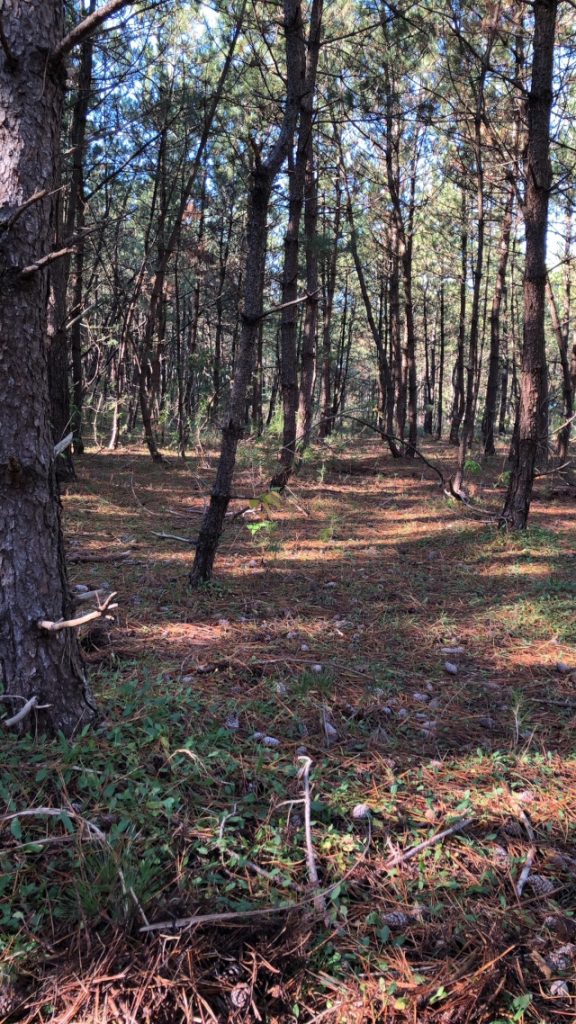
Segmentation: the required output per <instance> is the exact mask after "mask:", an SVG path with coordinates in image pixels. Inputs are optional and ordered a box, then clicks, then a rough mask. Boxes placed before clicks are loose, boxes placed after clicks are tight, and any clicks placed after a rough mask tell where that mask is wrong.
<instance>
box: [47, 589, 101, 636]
mask: <svg viewBox="0 0 576 1024" xmlns="http://www.w3.org/2000/svg"><path fill="white" fill-rule="evenodd" d="M116 594H117V591H115V590H114V591H113V592H112V593H111V594H109V595H108V597H107V598H106V600H105V601H104V604H103V605H102V606H101V607H100V608H97V609H95V611H93V612H87V613H86V615H80V616H78V618H76V619H60V621H59V622H51V621H50V620H49V619H40V621H39V622H38V623H37V625H38V628H39V629H45V630H46V631H47V632H48V633H59V632H60V630H61V629H74V628H75V627H76V626H85V625H86V623H87V622H93V621H94V619H101V618H102V617H103V616H104V615H105V613H106V612H107V611H112V609H114V608H117V607H118V605H117V604H111V601H112V600H113V599H114V598H115V597H116ZM106 617H108V616H106Z"/></svg>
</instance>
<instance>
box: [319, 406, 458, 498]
mask: <svg viewBox="0 0 576 1024" xmlns="http://www.w3.org/2000/svg"><path fill="white" fill-rule="evenodd" d="M339 419H341V420H351V421H352V423H359V424H360V425H361V426H363V427H368V429H369V430H373V431H374V433H376V434H380V437H381V438H382V439H383V440H384V441H393V442H394V443H395V444H402V445H406V447H405V449H404V454H406V453H407V452H412V453H413V454H414V455H416V456H417V458H419V459H421V460H422V462H423V463H424V464H425V465H426V466H428V469H431V470H432V472H433V473H435V474H436V476H437V477H438V478H439V480H440V483H441V484H442V486H443V487H444V488H446V487H448V482H447V480H446V477H445V476H444V473H443V472H442V470H441V469H439V468H438V466H435V465H434V463H433V462H430V460H429V459H427V458H426V456H425V455H422V452H421V451H420V449H419V448H417V447H416V445H414V444H406V442H405V441H403V440H402V438H401V437H397V436H396V434H388V433H386V431H385V430H382V428H381V427H379V426H377V425H376V424H375V423H370V422H369V420H363V419H361V418H360V417H359V416H351V415H349V414H348V413H344V412H341V413H340V414H339Z"/></svg>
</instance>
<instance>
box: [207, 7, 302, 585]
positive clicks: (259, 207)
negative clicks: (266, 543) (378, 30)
mask: <svg viewBox="0 0 576 1024" xmlns="http://www.w3.org/2000/svg"><path fill="white" fill-rule="evenodd" d="M284 31H285V38H286V65H287V95H286V105H285V109H284V121H283V125H282V129H281V131H280V135H279V137H278V139H277V141H276V143H275V145H274V147H273V148H272V150H271V152H270V154H269V156H268V158H267V159H266V160H262V157H261V155H260V153H259V152H258V150H257V149H256V147H254V148H255V161H256V166H255V168H254V171H253V174H252V186H251V190H250V204H249V210H248V222H247V230H246V236H247V252H246V267H245V274H244V282H245V283H244V303H243V307H244V308H243V310H242V315H241V319H242V331H241V335H240V344H239V351H238V353H237V355H236V364H235V370H234V383H233V386H232V395H231V400H230V410H229V413H228V416H227V419H226V423H225V424H224V427H223V429H222V442H221V448H220V458H219V461H218V469H217V472H216V480H215V483H214V487H213V489H212V494H211V497H210V504H209V506H208V508H207V510H206V513H205V515H204V519H203V521H202V526H201V528H200V533H199V536H198V543H197V546H196V556H195V559H194V565H193V567H192V572H191V576H190V582H191V584H192V585H193V586H196V585H198V584H199V583H201V582H203V581H206V580H209V579H210V578H211V576H212V570H213V566H214V559H215V557H216V551H217V548H218V543H219V541H220V536H221V533H222V528H223V525H224V517H225V515H226V510H227V508H228V504H229V502H230V495H231V491H232V480H233V476H234V468H235V465H236V451H237V448H238V442H239V440H240V438H241V437H242V434H243V430H244V418H245V412H246V396H247V392H248V387H249V384H250V380H251V378H252V373H253V366H254V348H255V344H256V339H257V336H258V328H259V325H260V321H261V319H262V285H263V281H264V266H265V260H266V238H267V228H268V207H269V204H270V196H271V193H272V186H273V184H274V181H275V179H276V176H277V175H278V173H279V171H280V168H281V166H282V164H283V163H284V160H285V158H286V154H287V151H288V147H289V145H290V140H291V138H292V135H293V132H294V125H295V123H296V118H297V116H298V110H299V107H300V99H301V88H302V82H301V57H300V54H301V48H300V40H301V38H302V31H303V25H302V12H301V6H300V0H284Z"/></svg>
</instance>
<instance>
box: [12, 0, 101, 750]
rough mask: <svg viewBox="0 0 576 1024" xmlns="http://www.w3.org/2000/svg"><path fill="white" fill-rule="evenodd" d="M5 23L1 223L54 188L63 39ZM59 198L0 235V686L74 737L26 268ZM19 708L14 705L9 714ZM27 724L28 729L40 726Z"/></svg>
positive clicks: (34, 281) (22, 11) (69, 638)
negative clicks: (51, 624)
mask: <svg viewBox="0 0 576 1024" xmlns="http://www.w3.org/2000/svg"><path fill="white" fill-rule="evenodd" d="M3 24H4V30H5V32H6V35H7V37H8V39H9V42H10V46H11V50H12V52H13V54H14V55H15V57H16V61H17V64H16V67H15V69H14V70H10V69H9V68H8V67H7V65H6V61H5V60H4V59H3V58H2V59H0V108H1V109H2V113H3V117H2V119H1V121H0V194H1V195H2V198H3V203H4V205H3V208H2V214H3V217H4V218H7V217H9V216H10V213H14V212H15V211H16V210H17V208H18V207H19V206H20V205H21V204H23V203H24V202H25V201H26V200H27V199H29V198H30V196H31V195H32V194H34V193H35V192H37V191H38V190H40V189H46V190H48V191H50V190H52V189H54V188H55V187H57V185H58V182H57V180H55V177H54V175H55V168H57V166H58V160H57V154H58V147H59V133H60V118H61V110H62V100H63V85H64V83H63V77H62V73H61V70H59V69H58V68H57V67H55V66H54V65H52V64H51V63H50V62H49V61H48V56H49V52H50V50H51V49H53V48H54V47H55V46H56V44H57V43H58V41H59V39H60V38H61V35H62V4H61V3H60V2H59V0H26V2H23V0H5V3H4V6H3ZM54 239H55V210H54V201H53V199H49V198H46V199H44V200H42V201H39V202H37V203H35V204H33V205H32V206H30V207H29V209H28V210H26V212H25V213H23V214H22V216H20V217H19V218H18V219H17V220H16V221H15V222H14V223H13V224H12V225H11V226H8V227H7V228H5V230H3V231H2V234H1V235H0V274H1V277H2V293H3V299H2V304H1V305H0V332H1V333H0V683H1V685H2V688H3V690H4V692H5V693H8V694H13V695H15V696H19V697H24V698H29V697H31V696H33V695H37V696H38V698H39V702H40V703H42V704H49V705H50V707H49V708H47V709H45V710H43V711H41V712H39V713H38V722H39V725H40V726H41V727H42V728H46V729H48V730H56V729H62V730H63V731H64V732H65V733H67V734H71V733H72V732H74V730H75V729H77V728H78V726H79V725H81V724H82V723H84V722H86V721H88V720H89V719H90V718H91V717H92V716H93V714H94V709H93V707H92V704H91V699H90V694H89V690H88V687H87V683H86V677H85V674H84V669H83V666H82V660H81V657H80V650H79V646H78V641H77V637H76V634H75V632H73V631H71V630H62V631H61V632H58V633H48V632H46V631H43V630H41V629H39V628H38V625H37V623H38V621H39V620H41V619H49V620H57V619H60V618H62V617H68V615H69V613H70V611H71V608H70V603H69V594H68V584H67V579H66V569H65V564H64V553H63V543H62V534H61V529H60V510H59V505H58V499H57V493H56V482H55V471H54V457H53V440H52V431H51V426H50V400H49V393H48V366H47V350H46V331H47V322H46V309H47V298H48V294H47V290H48V281H47V275H46V272H45V271H39V272H36V273H33V274H31V275H29V276H27V277H22V276H21V275H20V274H19V270H20V268H22V267H25V266H28V265H30V264H32V263H34V261H35V260H36V259H37V258H38V257H39V256H43V255H45V254H46V253H47V252H49V251H50V249H51V247H52V245H53V242H54ZM21 706H22V702H21V701H19V700H15V701H14V705H13V710H14V711H16V710H18V709H19V708H20V707H21ZM34 722H35V718H34V716H30V717H29V718H27V719H26V720H25V721H24V722H23V728H27V727H28V728H29V727H31V726H33V725H34Z"/></svg>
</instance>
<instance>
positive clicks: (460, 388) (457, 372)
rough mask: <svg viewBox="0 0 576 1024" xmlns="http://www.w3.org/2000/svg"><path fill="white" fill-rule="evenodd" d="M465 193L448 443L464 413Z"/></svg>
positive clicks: (457, 438) (456, 439) (455, 441)
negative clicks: (456, 342)
mask: <svg viewBox="0 0 576 1024" xmlns="http://www.w3.org/2000/svg"><path fill="white" fill-rule="evenodd" d="M467 217H468V213H467V209H466V193H465V191H464V189H462V209H461V224H462V230H461V234H460V266H461V269H460V313H459V317H458V348H457V352H456V362H455V364H454V369H453V372H452V387H453V391H454V395H453V399H452V414H451V419H450V444H459V443H460V424H461V423H462V417H463V415H464V343H465V338H466V285H467V276H468V224H467Z"/></svg>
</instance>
